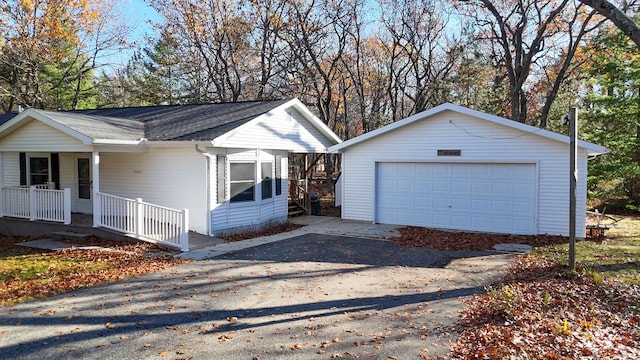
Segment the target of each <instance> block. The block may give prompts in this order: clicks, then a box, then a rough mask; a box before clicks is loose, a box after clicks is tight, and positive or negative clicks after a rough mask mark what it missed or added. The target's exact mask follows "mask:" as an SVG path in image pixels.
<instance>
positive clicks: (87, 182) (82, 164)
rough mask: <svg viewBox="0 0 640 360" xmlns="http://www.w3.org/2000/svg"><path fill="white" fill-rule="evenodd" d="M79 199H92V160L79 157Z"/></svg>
mask: <svg viewBox="0 0 640 360" xmlns="http://www.w3.org/2000/svg"><path fill="white" fill-rule="evenodd" d="M78 199H91V162H90V160H89V159H88V158H78Z"/></svg>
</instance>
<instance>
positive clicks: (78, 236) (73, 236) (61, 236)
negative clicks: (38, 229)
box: [51, 231, 91, 240]
mask: <svg viewBox="0 0 640 360" xmlns="http://www.w3.org/2000/svg"><path fill="white" fill-rule="evenodd" d="M51 235H52V237H53V239H54V240H65V239H66V240H84V239H86V238H88V237H90V236H91V234H85V233H79V232H74V231H56V232H54V233H53V234H51Z"/></svg>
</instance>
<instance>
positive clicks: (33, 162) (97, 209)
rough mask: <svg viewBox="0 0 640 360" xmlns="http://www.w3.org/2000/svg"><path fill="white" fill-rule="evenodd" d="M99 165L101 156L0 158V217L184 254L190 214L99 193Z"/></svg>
mask: <svg viewBox="0 0 640 360" xmlns="http://www.w3.org/2000/svg"><path fill="white" fill-rule="evenodd" d="M16 160H17V161H16ZM16 162H17V163H18V164H17V165H18V166H12V165H14V164H15V163H16ZM100 162H101V154H100V153H99V152H92V153H79V152H56V153H47V152H37V153H36V152H19V153H12V152H3V153H0V164H2V166H1V171H2V177H1V179H2V184H1V193H0V196H1V197H0V217H5V218H17V219H26V220H29V221H31V222H49V223H57V224H62V225H66V226H82V227H85V228H86V227H87V226H90V227H92V228H103V229H108V230H111V231H115V232H118V233H120V234H122V235H124V236H127V237H129V238H135V239H139V240H144V241H150V242H154V243H158V244H160V245H164V246H169V247H173V248H176V249H179V250H182V251H187V250H188V249H189V213H188V210H187V209H182V210H178V209H172V208H169V207H165V206H160V205H157V204H153V203H150V202H146V201H144V200H143V199H142V198H129V197H123V196H116V195H114V194H109V193H106V192H101V191H100V180H101V174H100V170H101V169H100ZM16 168H17V170H19V171H18V172H17V173H18V174H19V176H16V175H17V174H15V173H16V172H15V170H14V171H13V173H12V169H16ZM16 180H19V181H16ZM16 182H18V183H19V184H16ZM39 227H42V225H39Z"/></svg>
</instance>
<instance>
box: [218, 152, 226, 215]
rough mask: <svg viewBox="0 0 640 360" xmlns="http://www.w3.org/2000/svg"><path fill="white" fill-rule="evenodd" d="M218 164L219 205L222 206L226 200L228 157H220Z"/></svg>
mask: <svg viewBox="0 0 640 360" xmlns="http://www.w3.org/2000/svg"><path fill="white" fill-rule="evenodd" d="M216 162H217V170H216V172H217V174H218V182H217V185H218V195H217V196H218V204H222V203H223V202H225V200H226V195H227V193H226V189H227V156H226V155H218V156H217V158H216Z"/></svg>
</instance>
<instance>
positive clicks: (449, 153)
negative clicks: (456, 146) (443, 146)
mask: <svg viewBox="0 0 640 360" xmlns="http://www.w3.org/2000/svg"><path fill="white" fill-rule="evenodd" d="M460 155H462V150H452V149H448V150H438V156H460Z"/></svg>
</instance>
